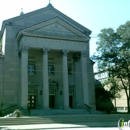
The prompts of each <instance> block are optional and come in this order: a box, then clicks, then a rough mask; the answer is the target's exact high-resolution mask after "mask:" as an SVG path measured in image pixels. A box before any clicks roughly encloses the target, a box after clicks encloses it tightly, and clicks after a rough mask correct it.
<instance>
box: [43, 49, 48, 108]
mask: <svg viewBox="0 0 130 130" xmlns="http://www.w3.org/2000/svg"><path fill="white" fill-rule="evenodd" d="M48 51H49V49H45V48H43V109H49V84H48Z"/></svg>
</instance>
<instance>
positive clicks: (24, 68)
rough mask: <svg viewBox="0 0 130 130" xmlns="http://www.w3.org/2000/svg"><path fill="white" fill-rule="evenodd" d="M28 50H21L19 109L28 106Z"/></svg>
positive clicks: (24, 48) (25, 48) (23, 48)
mask: <svg viewBox="0 0 130 130" xmlns="http://www.w3.org/2000/svg"><path fill="white" fill-rule="evenodd" d="M28 49H29V47H22V49H21V107H22V108H23V109H27V104H28Z"/></svg>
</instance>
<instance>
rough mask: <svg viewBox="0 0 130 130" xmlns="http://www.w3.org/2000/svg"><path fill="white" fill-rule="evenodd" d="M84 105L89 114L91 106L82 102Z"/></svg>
mask: <svg viewBox="0 0 130 130" xmlns="http://www.w3.org/2000/svg"><path fill="white" fill-rule="evenodd" d="M84 105H85V106H86V107H87V111H88V112H89V113H90V114H91V110H92V107H90V106H89V105H87V104H84Z"/></svg>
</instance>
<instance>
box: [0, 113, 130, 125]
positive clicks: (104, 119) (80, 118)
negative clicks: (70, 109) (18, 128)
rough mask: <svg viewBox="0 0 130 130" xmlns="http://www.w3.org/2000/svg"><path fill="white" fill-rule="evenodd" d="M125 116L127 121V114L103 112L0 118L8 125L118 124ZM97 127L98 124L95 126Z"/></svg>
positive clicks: (1, 121) (0, 120) (0, 123)
mask: <svg viewBox="0 0 130 130" xmlns="http://www.w3.org/2000/svg"><path fill="white" fill-rule="evenodd" d="M121 118H124V120H125V121H128V120H129V119H130V116H129V115H127V114H113V115H111V114H110V115H107V114H101V115H58V116H44V117H36V116H35V117H17V118H14V117H8V118H0V126H7V125H27V124H28V125H31V124H33V125H34V124H55V123H62V124H78V123H82V124H83V123H96V124H97V123H104V124H105V123H108V122H109V123H114V124H115V126H117V123H118V121H119V119H121ZM95 127H96V126H95Z"/></svg>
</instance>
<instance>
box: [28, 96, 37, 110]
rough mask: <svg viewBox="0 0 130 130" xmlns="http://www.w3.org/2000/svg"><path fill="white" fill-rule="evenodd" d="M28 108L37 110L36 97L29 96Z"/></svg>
mask: <svg viewBox="0 0 130 130" xmlns="http://www.w3.org/2000/svg"><path fill="white" fill-rule="evenodd" d="M28 107H30V108H31V109H35V108H36V95H28Z"/></svg>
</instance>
